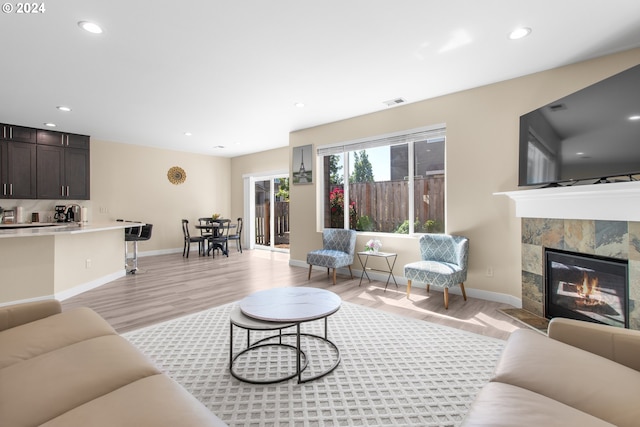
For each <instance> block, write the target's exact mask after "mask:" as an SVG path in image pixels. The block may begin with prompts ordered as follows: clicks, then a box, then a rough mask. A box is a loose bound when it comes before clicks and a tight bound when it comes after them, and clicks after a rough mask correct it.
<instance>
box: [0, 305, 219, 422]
mask: <svg viewBox="0 0 640 427" xmlns="http://www.w3.org/2000/svg"><path fill="white" fill-rule="evenodd" d="M0 426H2V427H18V426H47V427H54V426H65V427H73V426H82V427H98V426H104V427H107V426H108V427H113V426H118V427H123V426H131V427H134V426H135V427H145V426H153V427H159V426H172V427H175V426H181V427H184V426H226V424H225V423H224V422H222V421H221V420H220V419H219V418H218V417H216V416H215V415H214V414H213V413H211V412H210V411H209V410H208V409H207V408H206V407H205V406H204V405H202V404H201V403H200V402H198V401H197V400H196V399H195V398H194V397H193V396H191V395H190V394H189V393H188V392H187V391H186V390H184V389H183V388H182V387H181V386H180V385H179V384H177V383H176V382H174V381H173V380H172V379H170V378H169V377H168V376H167V375H165V374H163V373H162V372H160V371H159V370H158V369H157V368H156V367H155V366H154V365H153V363H152V362H151V361H149V360H148V359H147V358H146V357H145V356H144V355H143V354H142V353H140V352H139V351H138V350H137V349H136V348H135V347H134V346H133V345H131V344H130V343H129V342H128V341H127V340H126V339H124V338H122V337H121V336H119V335H118V334H117V333H116V332H115V331H114V330H113V328H112V327H111V326H109V324H108V323H107V322H106V321H105V320H104V319H102V318H101V317H100V316H99V315H98V314H96V313H95V312H94V311H92V310H90V309H88V308H78V309H72V310H68V311H65V312H62V311H61V307H60V303H59V302H58V301H54V300H48V301H42V302H36V303H28V304H19V305H13V306H7V307H0Z"/></svg>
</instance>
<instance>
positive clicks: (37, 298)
mask: <svg viewBox="0 0 640 427" xmlns="http://www.w3.org/2000/svg"><path fill="white" fill-rule="evenodd" d="M48 299H55V297H54V296H53V295H44V296H41V297H35V298H27V299H19V300H15V301H9V302H0V307H6V306H8V305H15V304H24V303H27V302H38V301H46V300H48Z"/></svg>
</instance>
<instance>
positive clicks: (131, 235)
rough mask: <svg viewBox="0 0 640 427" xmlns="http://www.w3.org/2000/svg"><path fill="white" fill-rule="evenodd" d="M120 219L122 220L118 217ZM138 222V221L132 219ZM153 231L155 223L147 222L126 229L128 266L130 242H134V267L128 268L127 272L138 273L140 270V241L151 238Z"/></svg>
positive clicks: (125, 260) (126, 261)
mask: <svg viewBox="0 0 640 427" xmlns="http://www.w3.org/2000/svg"><path fill="white" fill-rule="evenodd" d="M118 221H122V220H121V219H118ZM131 222H136V221H131ZM152 231H153V224H146V225H142V226H140V227H127V228H125V229H124V266H125V269H127V267H128V262H129V253H128V243H127V242H133V258H132V261H133V267H131V269H129V270H127V273H130V274H136V272H138V271H139V270H138V242H144V241H146V240H149V239H151V233H152Z"/></svg>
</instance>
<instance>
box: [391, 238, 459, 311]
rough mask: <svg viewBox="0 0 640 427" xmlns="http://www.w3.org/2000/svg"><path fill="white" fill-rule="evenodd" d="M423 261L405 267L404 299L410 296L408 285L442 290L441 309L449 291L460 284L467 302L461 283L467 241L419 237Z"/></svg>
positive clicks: (446, 306)
mask: <svg viewBox="0 0 640 427" xmlns="http://www.w3.org/2000/svg"><path fill="white" fill-rule="evenodd" d="M420 255H421V257H422V261H417V262H412V263H410V264H407V265H405V266H404V277H406V278H407V298H409V294H410V293H411V282H412V281H414V280H415V281H417V282H421V283H426V284H427V292H429V285H433V286H439V287H441V288H444V308H445V309H447V308H449V288H450V287H451V286H456V285H460V290H461V291H462V296H463V297H464V300H465V301H466V300H467V294H466V293H465V291H464V281H465V280H467V264H468V261H469V239H467V238H466V237H462V236H451V235H447V234H425V235H423V236H422V237H420Z"/></svg>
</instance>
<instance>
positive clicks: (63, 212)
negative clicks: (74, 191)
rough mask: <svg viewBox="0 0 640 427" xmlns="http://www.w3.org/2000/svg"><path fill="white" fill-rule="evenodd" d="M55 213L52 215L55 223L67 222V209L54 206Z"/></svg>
mask: <svg viewBox="0 0 640 427" xmlns="http://www.w3.org/2000/svg"><path fill="white" fill-rule="evenodd" d="M55 211H56V213H55V214H53V219H54V221H55V222H65V221H67V207H66V206H64V205H56V207H55Z"/></svg>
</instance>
